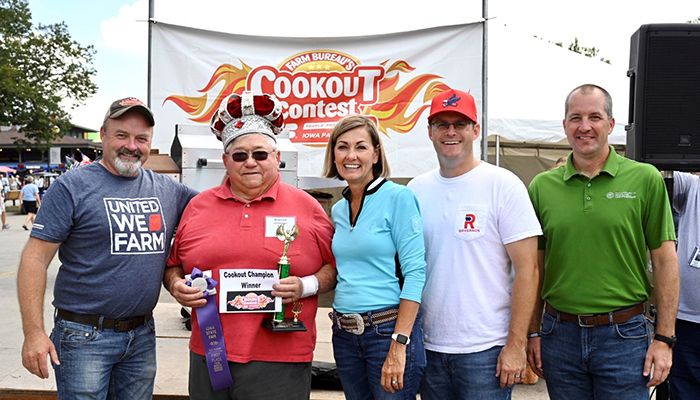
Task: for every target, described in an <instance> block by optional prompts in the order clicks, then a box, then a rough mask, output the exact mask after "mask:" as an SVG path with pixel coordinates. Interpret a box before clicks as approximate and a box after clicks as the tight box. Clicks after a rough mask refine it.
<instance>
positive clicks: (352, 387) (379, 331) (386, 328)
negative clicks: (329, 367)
mask: <svg viewBox="0 0 700 400" xmlns="http://www.w3.org/2000/svg"><path fill="white" fill-rule="evenodd" d="M395 325H396V320H394V321H389V322H385V323H383V324H379V325H375V326H369V327H366V328H365V332H364V333H363V334H362V335H355V334H353V333H350V332H346V331H344V330H341V329H339V328H338V327H337V326H333V355H334V356H335V363H336V366H337V368H338V376H340V382H341V383H342V385H343V392H345V398H346V399H347V400H364V399H368V400H371V399H375V400H380V399H414V398H415V397H416V392H417V391H418V387H419V385H420V381H421V378H422V377H423V369H424V368H425V349H424V348H423V330H422V328H421V318H420V316H419V317H417V318H416V322H415V323H414V324H413V332H411V342H410V343H409V344H408V345H406V368H405V370H404V374H403V382H404V387H403V389H402V390H401V391H398V392H395V393H389V392H386V391H384V388H383V387H382V385H381V377H382V366H383V365H384V360H385V359H386V355H387V353H388V352H389V346H390V345H391V340H392V339H391V334H392V333H394V326H395Z"/></svg>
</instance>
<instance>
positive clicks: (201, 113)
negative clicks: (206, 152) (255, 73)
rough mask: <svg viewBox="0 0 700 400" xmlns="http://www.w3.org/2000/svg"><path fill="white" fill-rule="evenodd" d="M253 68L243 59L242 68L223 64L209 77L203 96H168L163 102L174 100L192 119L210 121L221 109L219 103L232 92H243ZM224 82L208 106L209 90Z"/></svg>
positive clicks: (202, 91)
mask: <svg viewBox="0 0 700 400" xmlns="http://www.w3.org/2000/svg"><path fill="white" fill-rule="evenodd" d="M250 70H251V68H250V67H249V66H248V65H246V64H245V63H244V62H243V61H241V68H237V67H235V66H233V65H231V64H222V65H220V66H219V68H217V69H216V71H214V74H213V75H212V76H211V78H210V79H209V82H208V83H207V84H206V85H205V86H204V87H203V88H202V89H200V90H198V92H200V93H204V95H203V96H199V97H193V96H177V95H173V96H168V97H167V98H166V99H165V100H163V104H165V102H167V101H172V102H173V103H175V104H176V105H177V106H178V107H180V108H181V109H182V110H183V111H184V112H186V113H187V114H189V115H191V117H190V118H189V119H190V121H194V122H200V123H209V121H210V120H211V116H212V115H213V114H214V113H215V112H216V110H218V109H219V104H220V103H221V101H222V100H223V99H224V98H226V96H228V95H230V94H231V93H239V94H240V93H242V92H243V89H244V88H245V81H246V77H247V76H248V73H249V72H250ZM222 82H223V84H224V86H223V89H222V90H221V92H219V94H217V95H216V98H215V100H214V101H213V102H212V103H211V104H210V105H209V108H207V100H208V96H209V95H208V92H209V91H210V90H211V89H212V88H213V87H214V86H216V85H218V84H220V83H222Z"/></svg>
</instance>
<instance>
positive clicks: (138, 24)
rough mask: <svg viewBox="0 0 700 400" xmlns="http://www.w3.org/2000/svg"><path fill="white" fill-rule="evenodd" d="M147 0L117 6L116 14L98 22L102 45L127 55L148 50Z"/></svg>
mask: <svg viewBox="0 0 700 400" xmlns="http://www.w3.org/2000/svg"><path fill="white" fill-rule="evenodd" d="M147 21H148V0H136V1H135V2H134V3H133V4H125V5H123V6H121V7H120V8H119V12H118V13H117V15H116V16H114V17H112V18H110V19H108V20H105V21H102V23H100V32H101V33H102V41H101V42H102V46H103V47H104V48H105V49H108V50H113V51H117V52H123V53H126V54H128V55H136V56H145V55H146V53H147V51H148V22H147Z"/></svg>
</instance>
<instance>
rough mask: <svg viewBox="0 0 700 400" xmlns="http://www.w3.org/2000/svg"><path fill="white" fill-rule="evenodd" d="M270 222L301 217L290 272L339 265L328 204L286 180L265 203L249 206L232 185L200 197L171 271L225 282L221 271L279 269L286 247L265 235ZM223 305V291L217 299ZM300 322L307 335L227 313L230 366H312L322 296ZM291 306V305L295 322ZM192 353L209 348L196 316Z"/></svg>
mask: <svg viewBox="0 0 700 400" xmlns="http://www.w3.org/2000/svg"><path fill="white" fill-rule="evenodd" d="M266 217H295V218H296V225H297V227H298V228H299V236H297V238H296V240H294V241H293V242H292V244H291V245H290V247H289V251H288V252H287V256H288V257H289V260H290V264H291V271H290V275H296V276H300V277H303V276H306V275H311V274H314V273H315V272H317V271H318V270H319V269H320V268H321V266H323V265H324V264H328V263H331V264H333V265H335V262H334V260H333V254H332V252H331V238H332V237H333V225H332V224H331V222H330V220H329V219H328V216H327V215H326V213H325V211H324V210H323V208H322V207H321V205H320V204H319V203H318V202H317V201H316V200H315V199H314V198H313V197H311V196H310V195H309V194H308V193H306V192H304V191H302V190H299V189H297V188H295V187H292V186H289V185H287V184H285V183H281V182H280V180H279V178H278V179H277V181H276V182H275V183H274V185H273V186H272V187H271V188H270V190H268V191H267V193H265V194H263V195H262V196H260V197H259V198H256V199H254V200H252V201H245V200H243V199H241V198H239V197H237V196H234V195H233V194H232V193H231V190H230V188H229V180H228V179H226V181H225V182H224V183H223V184H222V185H221V186H218V187H215V188H213V189H210V190H207V191H205V192H202V193H200V194H199V195H198V196H196V197H195V198H194V199H192V200H191V201H190V203H189V205H188V206H187V208H186V209H185V211H184V213H183V214H182V219H181V221H180V225H179V227H178V230H177V234H176V236H175V242H174V243H173V246H172V249H171V251H170V257H169V258H168V263H167V266H168V267H175V266H181V267H182V268H183V269H184V271H185V273H186V274H189V273H191V272H192V268H194V267H197V268H199V269H200V270H203V271H204V270H211V271H212V278H214V279H215V280H217V281H218V280H219V270H220V269H236V268H245V269H276V268H277V262H278V261H279V259H280V256H281V255H282V249H283V242H281V241H280V240H279V239H277V238H276V237H267V238H266V237H265V218H266ZM216 297H217V299H216V301H217V303H216V304H217V307H218V304H219V299H218V297H219V294H217V295H216ZM301 302H302V303H303V308H302V313H301V315H300V319H301V320H302V321H303V322H304V324H305V325H306V327H307V329H308V331H306V332H290V333H273V332H271V331H269V330H267V329H265V328H263V327H262V326H261V324H262V322H263V320H264V319H271V318H272V314H270V313H250V314H227V313H224V314H220V316H221V325H222V327H223V331H224V338H225V342H226V353H227V357H228V360H229V361H234V362H240V363H245V362H248V361H270V362H310V361H312V359H313V349H314V346H315V344H316V324H315V318H316V309H317V307H318V297H317V296H311V297H307V298H305V299H302V300H301ZM290 309H291V307H289V306H285V312H286V315H287V316H289V317H291V312H290ZM190 349H191V350H192V351H193V352H195V353H197V354H201V355H204V353H205V351H204V344H203V343H202V337H201V334H200V331H199V325H198V323H197V313H196V311H195V312H194V313H193V315H192V336H191V337H190Z"/></svg>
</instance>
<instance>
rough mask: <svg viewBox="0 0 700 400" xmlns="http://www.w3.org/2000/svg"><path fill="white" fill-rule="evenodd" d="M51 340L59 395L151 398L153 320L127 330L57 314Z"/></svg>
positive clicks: (154, 344) (66, 396) (93, 397)
mask: <svg viewBox="0 0 700 400" xmlns="http://www.w3.org/2000/svg"><path fill="white" fill-rule="evenodd" d="M51 340H52V341H53V344H54V346H55V347H56V352H57V353H58V360H59V361H60V363H61V364H60V365H54V366H53V368H54V371H55V373H56V385H57V387H58V398H59V399H71V400H72V399H107V398H109V399H129V400H132V399H144V400H145V399H149V400H150V399H151V398H152V397H153V383H154V380H155V377H156V336H155V324H154V322H153V319H151V320H150V321H148V322H147V323H146V324H144V325H141V326H139V327H137V328H135V329H133V330H130V331H126V332H115V331H114V330H111V329H96V328H94V327H92V326H90V325H83V324H79V323H77V322H71V321H66V320H64V319H61V318H58V317H57V318H56V319H55V324H54V328H53V331H52V332H51Z"/></svg>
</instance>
